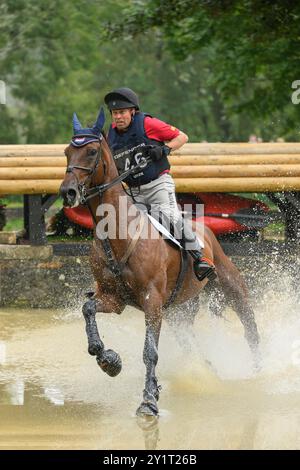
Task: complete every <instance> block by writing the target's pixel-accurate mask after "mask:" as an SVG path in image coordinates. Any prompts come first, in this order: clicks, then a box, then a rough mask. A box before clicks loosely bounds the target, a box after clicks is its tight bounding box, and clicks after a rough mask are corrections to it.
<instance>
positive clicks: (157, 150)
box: [149, 145, 171, 162]
mask: <svg viewBox="0 0 300 470" xmlns="http://www.w3.org/2000/svg"><path fill="white" fill-rule="evenodd" d="M170 152H171V148H170V147H168V146H167V145H162V146H159V145H154V146H153V147H151V148H150V150H149V157H150V158H151V160H153V161H154V162H157V161H158V160H160V159H161V158H163V157H167V156H168V155H169V153H170Z"/></svg>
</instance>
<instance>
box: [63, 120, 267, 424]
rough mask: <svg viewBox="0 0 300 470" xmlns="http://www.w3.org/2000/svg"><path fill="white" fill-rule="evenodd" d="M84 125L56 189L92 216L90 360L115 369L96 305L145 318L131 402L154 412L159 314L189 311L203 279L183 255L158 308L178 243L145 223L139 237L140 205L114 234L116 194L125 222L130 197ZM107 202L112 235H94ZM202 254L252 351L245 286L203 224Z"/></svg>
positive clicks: (105, 150) (87, 309)
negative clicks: (141, 377)
mask: <svg viewBox="0 0 300 470" xmlns="http://www.w3.org/2000/svg"><path fill="white" fill-rule="evenodd" d="M98 131H99V129H98ZM86 132H87V129H83V130H82V132H81V133H80V131H79V132H77V134H79V136H76V135H75V136H74V137H73V140H72V142H71V144H70V145H69V146H68V147H67V148H66V149H65V154H66V156H67V165H68V166H67V172H66V175H65V178H64V180H63V183H62V185H61V188H60V193H61V196H62V197H63V199H64V205H65V206H70V207H75V206H77V205H78V204H79V203H83V202H87V203H88V205H89V208H90V210H91V213H92V215H93V218H94V222H95V231H94V234H95V236H94V242H93V245H92V249H91V267H92V271H93V274H94V277H95V280H96V291H95V293H93V294H91V295H90V299H89V300H88V301H87V302H86V303H85V304H84V306H83V315H84V318H85V322H86V333H87V338H88V352H89V354H91V355H94V356H96V360H97V363H98V365H99V366H100V367H101V368H102V369H103V370H104V371H105V372H106V373H107V374H109V375H110V376H115V375H117V374H118V373H119V372H120V370H121V367H122V365H121V359H120V356H119V355H118V354H117V353H115V352H114V351H112V350H110V349H108V350H106V349H105V348H104V344H103V342H102V340H101V339H100V336H99V333H98V328H97V324H96V319H95V316H96V313H97V312H105V313H112V312H115V313H118V314H120V313H121V312H122V311H123V310H124V308H125V307H126V305H134V306H136V307H138V308H139V309H140V310H142V311H143V312H144V314H145V323H146V336H145V343H144V353H143V360H144V364H145V366H146V379H145V389H144V392H143V401H142V403H141V405H140V406H139V408H138V409H137V414H138V415H152V416H155V415H157V414H158V407H157V401H158V398H159V391H160V387H159V386H158V384H157V378H156V374H155V367H156V365H157V361H158V342H159V336H160V330H161V324H162V319H163V316H164V315H165V316H167V318H168V319H170V318H172V312H173V311H175V310H177V311H180V312H181V314H182V316H183V318H184V315H185V313H186V310H187V309H186V305H187V303H188V302H189V305H190V306H192V307H193V309H192V310H193V315H195V314H196V313H197V310H198V304H197V299H198V296H199V292H200V291H201V289H203V287H204V286H205V285H206V283H207V280H204V281H202V282H199V281H198V280H197V278H196V276H195V274H194V271H193V260H192V258H190V259H188V268H187V272H186V274H185V278H184V280H183V281H182V287H181V289H180V291H179V292H178V293H177V296H176V298H175V299H174V301H173V303H172V305H170V306H169V308H164V307H165V306H166V305H167V304H168V300H169V299H170V296H171V295H172V292H173V290H174V287H175V285H176V282H177V278H178V274H179V272H180V265H181V254H180V250H179V249H178V248H176V247H175V246H173V245H172V244H170V243H167V242H166V240H164V239H163V238H162V237H161V236H160V235H158V236H157V237H153V236H150V230H152V234H153V227H151V226H150V225H149V224H148V225H147V228H146V230H148V231H149V233H148V235H149V236H146V237H145V236H143V237H142V236H141V233H142V231H141V225H143V221H144V219H145V218H147V216H146V215H144V214H143V213H141V212H139V216H138V222H137V224H136V230H135V232H134V234H133V235H131V236H129V235H128V236H127V238H124V237H123V236H122V237H121V236H119V233H120V231H121V232H122V233H124V231H122V230H123V229H124V227H121V226H120V224H122V223H123V222H119V219H120V216H121V215H122V214H121V213H120V198H123V205H122V207H123V209H122V210H123V212H124V200H125V201H126V206H125V212H126V210H127V213H128V218H127V221H126V223H127V224H128V225H129V224H130V223H132V222H133V220H134V218H135V220H136V216H132V215H130V209H131V208H132V205H133V202H132V200H131V198H129V197H127V195H126V194H125V192H124V187H123V185H122V184H121V182H120V181H121V179H122V178H120V176H119V175H118V171H117V168H116V166H115V163H114V161H113V158H112V155H111V153H110V150H109V147H108V144H107V142H106V140H105V138H104V137H103V135H102V133H101V132H96V131H95V128H93V132H92V134H93V138H91V137H90V136H89V134H87V133H86ZM86 137H87V139H86ZM80 139H81V140H80ZM85 139H86V140H85ZM76 141H77V144H76ZM78 142H79V144H78ZM124 196H125V197H126V199H124ZM111 206H112V207H113V208H114V210H115V216H114V218H115V222H116V231H115V232H116V235H115V236H113V237H111V238H107V239H106V240H103V239H100V238H102V237H100V238H99V236H97V233H98V235H99V230H98V229H97V230H96V227H97V226H98V227H99V224H100V225H101V222H103V221H104V218H105V216H104V214H103V213H102V214H99V208H100V209H101V207H111ZM97 209H98V211H97ZM123 215H124V214H123ZM121 219H122V218H121ZM121 219H120V220H121ZM145 226H146V225H145ZM125 228H126V227H125ZM144 228H145V227H144ZM121 229H122V230H121ZM204 256H206V257H207V258H209V259H211V260H213V261H214V263H215V266H216V272H217V275H218V279H217V280H216V281H215V282H217V283H219V285H220V287H221V288H222V290H223V292H224V295H225V297H226V299H227V300H228V302H229V303H230V304H231V306H232V307H233V308H234V309H235V311H236V313H237V315H238V316H239V318H240V320H241V322H242V324H243V326H244V330H245V337H246V339H247V341H248V344H249V346H250V349H251V351H252V353H253V355H254V357H255V358H257V357H258V345H259V335H258V332H257V326H256V323H255V318H254V312H253V310H252V308H251V306H250V304H249V300H248V292H247V288H246V286H245V283H244V281H243V279H242V277H241V275H240V273H239V271H238V270H237V268H236V267H235V266H234V264H233V263H232V262H231V261H230V259H229V258H227V256H226V255H225V254H224V252H223V250H222V248H221V246H220V244H219V243H218V241H217V239H216V238H215V236H214V234H213V233H212V232H211V231H210V230H209V229H208V228H205V231H204ZM179 334H180V331H179Z"/></svg>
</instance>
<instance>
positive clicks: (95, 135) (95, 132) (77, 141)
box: [71, 108, 105, 147]
mask: <svg viewBox="0 0 300 470" xmlns="http://www.w3.org/2000/svg"><path fill="white" fill-rule="evenodd" d="M104 123H105V115H104V110H103V108H101V109H100V112H99V114H98V117H97V120H96V122H95V124H94V125H93V127H85V128H83V127H82V125H81V124H80V121H79V119H78V117H77V115H76V113H74V114H73V132H74V135H73V137H72V140H71V144H72V145H74V147H83V146H84V145H86V144H89V143H90V142H100V141H101V140H102V129H103V126H104Z"/></svg>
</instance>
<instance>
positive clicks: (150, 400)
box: [136, 313, 162, 416]
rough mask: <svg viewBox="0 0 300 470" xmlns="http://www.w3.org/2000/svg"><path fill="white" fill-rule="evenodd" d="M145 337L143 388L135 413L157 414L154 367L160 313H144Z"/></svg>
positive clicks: (157, 397)
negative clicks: (144, 377) (149, 314)
mask: <svg viewBox="0 0 300 470" xmlns="http://www.w3.org/2000/svg"><path fill="white" fill-rule="evenodd" d="M145 320H146V337H145V343H144V353H143V360H144V364H145V366H146V380H145V389H144V392H143V401H142V403H141V404H140V406H139V407H138V409H137V411H136V413H137V415H138V416H145V415H148V416H157V415H158V407H157V401H158V399H159V386H158V385H157V378H156V375H155V367H156V364H157V361H158V341H159V335H160V329H161V322H162V314H161V313H158V314H157V315H156V316H155V317H153V316H148V315H147V314H146V318H145Z"/></svg>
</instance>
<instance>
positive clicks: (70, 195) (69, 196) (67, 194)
mask: <svg viewBox="0 0 300 470" xmlns="http://www.w3.org/2000/svg"><path fill="white" fill-rule="evenodd" d="M59 192H60V195H61V197H62V198H63V201H64V206H65V207H76V206H78V205H79V200H80V195H79V191H78V190H76V189H75V188H72V187H71V188H70V187H65V186H63V185H62V186H61V188H60V191H59Z"/></svg>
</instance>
